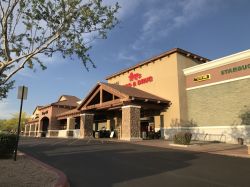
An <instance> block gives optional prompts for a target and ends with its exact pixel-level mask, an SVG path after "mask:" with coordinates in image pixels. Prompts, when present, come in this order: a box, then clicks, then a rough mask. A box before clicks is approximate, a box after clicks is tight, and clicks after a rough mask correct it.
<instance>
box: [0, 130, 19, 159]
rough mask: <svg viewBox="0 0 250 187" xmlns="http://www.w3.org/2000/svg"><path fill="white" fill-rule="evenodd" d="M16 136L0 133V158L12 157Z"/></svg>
mask: <svg viewBox="0 0 250 187" xmlns="http://www.w3.org/2000/svg"><path fill="white" fill-rule="evenodd" d="M16 138H17V135H15V134H10V133H3V132H0V156H2V157H4V156H12V154H13V153H14V149H15V146H16Z"/></svg>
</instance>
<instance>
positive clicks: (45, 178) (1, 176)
mask: <svg viewBox="0 0 250 187" xmlns="http://www.w3.org/2000/svg"><path fill="white" fill-rule="evenodd" d="M57 179H58V176H57V175H56V174H55V173H54V172H51V171H49V170H47V169H45V168H44V167H42V166H40V165H38V164H37V163H35V162H34V161H32V160H30V159H28V158H27V157H25V156H24V155H18V157H17V161H16V162H15V161H14V160H13V159H11V158H10V159H6V158H5V159H4V158H0V186H1V187H19V186H20V187H40V186H41V187H50V186H51V187H52V186H54V185H55V184H56V181H57Z"/></svg>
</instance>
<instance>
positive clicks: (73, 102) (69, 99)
mask: <svg viewBox="0 0 250 187" xmlns="http://www.w3.org/2000/svg"><path fill="white" fill-rule="evenodd" d="M62 97H65V98H66V100H63V101H60V99H61V98H62ZM78 101H80V99H79V98H78V97H75V96H73V95H62V96H60V98H59V99H58V101H57V102H54V103H51V104H49V105H46V106H43V107H41V108H45V107H49V106H55V105H56V106H58V105H59V106H71V107H77V106H78V103H77V102H78Z"/></svg>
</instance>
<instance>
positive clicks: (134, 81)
mask: <svg viewBox="0 0 250 187" xmlns="http://www.w3.org/2000/svg"><path fill="white" fill-rule="evenodd" d="M128 78H129V81H130V83H128V84H125V86H130V87H135V86H137V85H141V84H147V83H150V82H153V77H152V76H148V77H145V78H142V75H141V74H140V73H132V72H131V73H130V74H129V76H128Z"/></svg>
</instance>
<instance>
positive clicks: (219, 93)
mask: <svg viewBox="0 0 250 187" xmlns="http://www.w3.org/2000/svg"><path fill="white" fill-rule="evenodd" d="M187 98H188V118H189V120H191V119H193V120H194V121H195V122H196V123H197V125H198V126H230V125H241V120H240V118H239V115H240V114H241V112H242V110H244V109H245V108H246V107H250V78H247V79H242V80H237V81H232V82H227V83H222V84H217V85H213V86H207V87H202V88H197V89H192V90H188V91H187Z"/></svg>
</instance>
